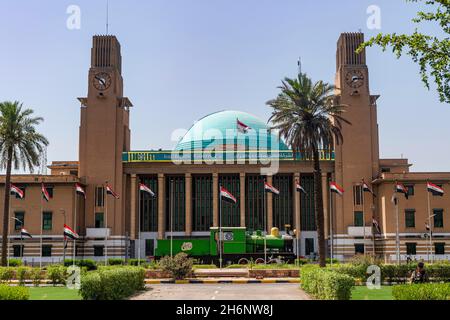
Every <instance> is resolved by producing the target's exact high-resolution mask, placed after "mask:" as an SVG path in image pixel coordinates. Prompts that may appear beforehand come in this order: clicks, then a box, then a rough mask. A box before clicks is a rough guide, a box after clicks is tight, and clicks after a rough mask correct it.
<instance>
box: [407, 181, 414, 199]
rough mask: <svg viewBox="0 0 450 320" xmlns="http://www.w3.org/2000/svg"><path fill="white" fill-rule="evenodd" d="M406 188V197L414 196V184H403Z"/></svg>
mask: <svg viewBox="0 0 450 320" xmlns="http://www.w3.org/2000/svg"><path fill="white" fill-rule="evenodd" d="M405 188H406V190H408V197H412V196H414V185H412V184H409V185H405Z"/></svg>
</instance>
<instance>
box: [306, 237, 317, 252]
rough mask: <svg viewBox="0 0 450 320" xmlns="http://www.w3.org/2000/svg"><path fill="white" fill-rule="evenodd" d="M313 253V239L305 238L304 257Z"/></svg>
mask: <svg viewBox="0 0 450 320" xmlns="http://www.w3.org/2000/svg"><path fill="white" fill-rule="evenodd" d="M314 252H315V249H314V239H312V238H307V239H305V255H306V256H310V255H312V254H313V253H314Z"/></svg>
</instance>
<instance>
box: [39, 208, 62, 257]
mask: <svg viewBox="0 0 450 320" xmlns="http://www.w3.org/2000/svg"><path fill="white" fill-rule="evenodd" d="M61 213H62V214H63V215H64V227H65V226H66V224H67V221H66V211H65V210H64V209H63V210H61ZM66 247H67V238H66V236H65V235H64V236H63V263H64V265H65V264H66ZM41 254H42V250H41Z"/></svg>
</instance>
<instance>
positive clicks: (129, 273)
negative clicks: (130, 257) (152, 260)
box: [80, 267, 145, 300]
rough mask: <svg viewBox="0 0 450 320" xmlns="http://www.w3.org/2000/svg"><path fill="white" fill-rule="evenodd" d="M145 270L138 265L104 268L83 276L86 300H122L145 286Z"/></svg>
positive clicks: (81, 293) (83, 294)
mask: <svg viewBox="0 0 450 320" xmlns="http://www.w3.org/2000/svg"><path fill="white" fill-rule="evenodd" d="M144 280H145V270H144V269H143V268H136V267H123V268H102V269H100V270H98V271H93V272H88V273H86V274H84V275H82V276H81V289H80V295H81V296H82V297H83V299H84V300H122V299H125V298H128V297H130V296H131V295H133V294H134V293H135V292H137V291H140V290H143V289H144V288H145V281H144Z"/></svg>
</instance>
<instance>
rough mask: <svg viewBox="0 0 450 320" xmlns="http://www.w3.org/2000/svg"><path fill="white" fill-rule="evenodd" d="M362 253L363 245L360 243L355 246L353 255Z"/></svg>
mask: <svg viewBox="0 0 450 320" xmlns="http://www.w3.org/2000/svg"><path fill="white" fill-rule="evenodd" d="M364 252H365V250H364V244H362V243H357V244H355V254H364Z"/></svg>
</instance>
